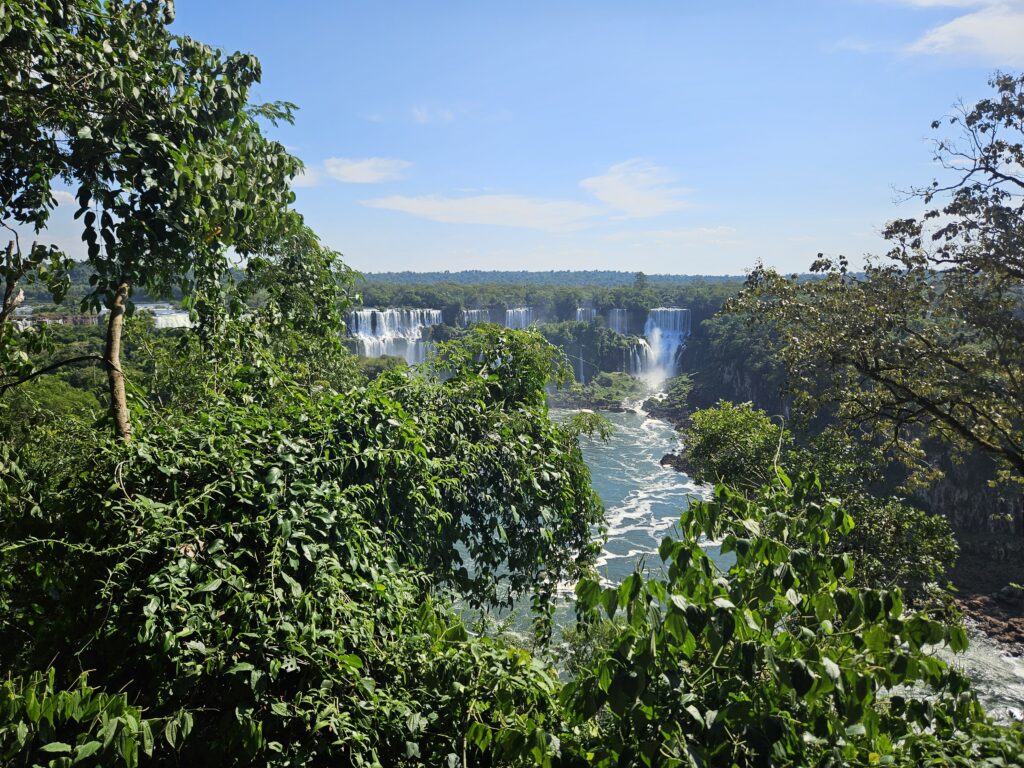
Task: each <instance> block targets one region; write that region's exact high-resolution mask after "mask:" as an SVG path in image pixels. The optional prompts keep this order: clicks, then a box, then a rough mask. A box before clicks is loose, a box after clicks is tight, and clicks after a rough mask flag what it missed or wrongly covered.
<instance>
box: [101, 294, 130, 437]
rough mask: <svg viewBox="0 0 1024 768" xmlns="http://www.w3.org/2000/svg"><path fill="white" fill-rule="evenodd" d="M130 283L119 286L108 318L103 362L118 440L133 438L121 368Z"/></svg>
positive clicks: (111, 413)
mask: <svg viewBox="0 0 1024 768" xmlns="http://www.w3.org/2000/svg"><path fill="white" fill-rule="evenodd" d="M128 290H129V288H128V283H126V282H122V283H121V284H120V285H119V286H117V292H116V293H115V294H114V303H113V305H112V306H111V307H110V317H109V318H108V320H107V343H106V349H105V350H104V352H103V364H104V366H105V367H106V369H107V384H109V385H110V415H111V417H113V419H114V434H116V435H117V439H118V440H123V441H124V442H128V441H129V440H131V439H132V422H131V417H130V416H129V414H128V397H127V396H126V395H125V391H124V372H123V371H122V370H121V329H122V328H123V327H124V308H125V303H126V302H127V301H128Z"/></svg>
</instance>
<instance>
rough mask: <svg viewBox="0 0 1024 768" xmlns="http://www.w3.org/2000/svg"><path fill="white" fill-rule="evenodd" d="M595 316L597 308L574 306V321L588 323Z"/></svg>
mask: <svg viewBox="0 0 1024 768" xmlns="http://www.w3.org/2000/svg"><path fill="white" fill-rule="evenodd" d="M595 317H597V310H596V309H593V308H592V307H576V322H577V323H589V322H591V321H593V319H594V318H595Z"/></svg>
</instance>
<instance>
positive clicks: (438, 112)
mask: <svg viewBox="0 0 1024 768" xmlns="http://www.w3.org/2000/svg"><path fill="white" fill-rule="evenodd" d="M412 119H413V120H415V121H416V122H417V123H419V124H420V125H426V124H427V123H450V122H452V121H453V120H454V119H455V113H454V112H452V111H451V110H450V109H440V108H436V107H423V106H415V107H413V108H412Z"/></svg>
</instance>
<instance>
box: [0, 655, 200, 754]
mask: <svg viewBox="0 0 1024 768" xmlns="http://www.w3.org/2000/svg"><path fill="white" fill-rule="evenodd" d="M55 680H56V676H55V671H54V669H53V668H50V669H49V670H48V671H47V673H46V674H45V675H44V674H42V673H39V672H34V673H32V674H30V675H29V676H28V677H27V678H14V679H12V680H7V681H5V682H4V683H3V686H2V687H0V760H3V763H4V765H9V766H22V765H24V766H32V768H44V766H49V767H50V768H63V766H71V765H81V766H85V767H88V766H103V765H106V766H114V765H116V766H124V768H133V766H136V765H138V764H139V757H140V753H141V754H143V755H147V756H151V755H152V754H153V750H154V742H155V738H156V737H155V736H154V728H155V727H157V726H158V725H159V724H158V723H154V722H153V721H151V720H147V719H145V718H144V717H143V714H142V712H141V711H140V710H139V709H138V708H137V707H133V706H131V705H130V704H129V703H128V696H127V695H126V694H124V693H118V694H113V695H111V694H107V693H103V692H102V691H97V690H96V689H94V688H92V687H90V686H89V685H88V682H87V679H86V675H82V676H81V677H79V678H78V680H76V681H74V683H73V684H72V685H71V686H70V687H69V688H68V689H60V688H58V687H57V686H56V682H55ZM181 719H182V720H184V723H185V724H188V723H191V717H190V716H188V717H184V718H181ZM176 722H178V718H169V719H168V721H167V728H168V729H172V728H180V727H181V726H177V725H175V723H176ZM183 731H184V735H185V736H187V735H188V728H187V725H186V726H185V728H184V729H183Z"/></svg>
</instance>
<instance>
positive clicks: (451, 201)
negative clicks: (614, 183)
mask: <svg viewBox="0 0 1024 768" xmlns="http://www.w3.org/2000/svg"><path fill="white" fill-rule="evenodd" d="M363 205H366V206H369V207H370V208H383V209H385V210H389V211H403V212H405V213H410V214H412V215H413V216H419V217H421V218H424V219H430V220H431V221H440V222H444V223H446V224H485V225H492V226H503V227H522V228H525V229H539V230H541V231H544V232H570V231H572V230H576V229H580V228H581V227H583V226H584V225H585V224H587V223H588V222H589V221H590V220H591V219H593V218H594V217H595V216H598V215H600V213H601V209H600V208H598V207H596V206H592V205H586V204H584V203H576V202H572V201H569V200H550V199H545V198H537V197H524V196H521V195H473V196H470V197H438V196H434V195H424V196H420V197H406V196H403V195H394V196H392V197H381V198H376V199H373V200H364V201H363Z"/></svg>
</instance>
